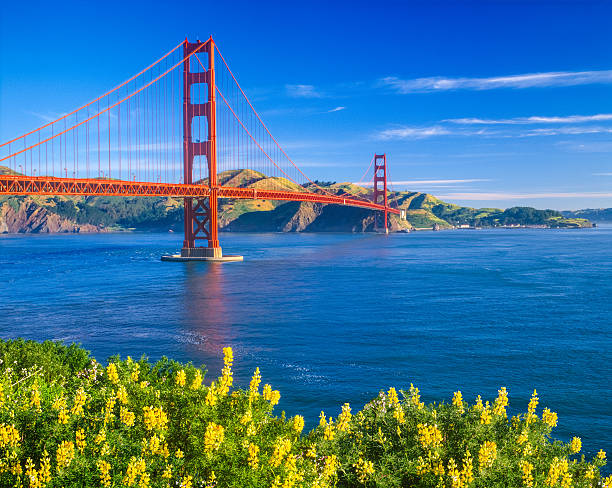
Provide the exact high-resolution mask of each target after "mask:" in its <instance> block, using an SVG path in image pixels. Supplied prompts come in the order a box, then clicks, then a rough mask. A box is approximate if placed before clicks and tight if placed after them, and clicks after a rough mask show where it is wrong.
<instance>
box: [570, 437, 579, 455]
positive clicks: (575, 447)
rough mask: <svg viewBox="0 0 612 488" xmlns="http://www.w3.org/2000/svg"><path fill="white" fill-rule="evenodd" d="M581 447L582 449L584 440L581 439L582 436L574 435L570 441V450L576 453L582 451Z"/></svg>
mask: <svg viewBox="0 0 612 488" xmlns="http://www.w3.org/2000/svg"><path fill="white" fill-rule="evenodd" d="M580 449H582V441H581V440H580V437H574V438H573V439H572V442H570V452H571V453H572V454H576V453H578V452H580Z"/></svg>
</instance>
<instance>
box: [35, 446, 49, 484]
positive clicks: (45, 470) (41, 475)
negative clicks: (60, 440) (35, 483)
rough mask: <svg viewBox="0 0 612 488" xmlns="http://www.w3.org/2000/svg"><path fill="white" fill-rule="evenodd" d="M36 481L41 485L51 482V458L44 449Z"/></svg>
mask: <svg viewBox="0 0 612 488" xmlns="http://www.w3.org/2000/svg"><path fill="white" fill-rule="evenodd" d="M38 479H39V480H40V482H41V483H43V485H44V484H46V483H49V481H51V458H50V457H49V453H48V452H47V450H46V449H45V450H44V452H43V458H42V462H41V463H40V469H39V470H38Z"/></svg>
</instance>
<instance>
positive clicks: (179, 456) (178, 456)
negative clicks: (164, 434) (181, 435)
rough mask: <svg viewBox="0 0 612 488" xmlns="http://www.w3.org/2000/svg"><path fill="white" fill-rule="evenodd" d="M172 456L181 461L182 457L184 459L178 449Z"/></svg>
mask: <svg viewBox="0 0 612 488" xmlns="http://www.w3.org/2000/svg"><path fill="white" fill-rule="evenodd" d="M174 456H175V457H176V458H177V459H183V457H185V455H184V454H183V451H181V450H180V449H177V450H176V452H175V453H174Z"/></svg>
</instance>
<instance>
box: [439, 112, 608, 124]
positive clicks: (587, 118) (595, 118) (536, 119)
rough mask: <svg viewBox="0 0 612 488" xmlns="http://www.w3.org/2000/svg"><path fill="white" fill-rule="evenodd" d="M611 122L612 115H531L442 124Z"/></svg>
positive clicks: (470, 118) (454, 121) (473, 119)
mask: <svg viewBox="0 0 612 488" xmlns="http://www.w3.org/2000/svg"><path fill="white" fill-rule="evenodd" d="M607 120H612V114H595V115H566V116H556V117H546V116H538V115H532V116H531V117H515V118H512V119H480V118H477V117H465V118H459V119H444V120H443V121H442V122H450V123H453V124H461V125H514V124H578V123H581V122H600V121H607Z"/></svg>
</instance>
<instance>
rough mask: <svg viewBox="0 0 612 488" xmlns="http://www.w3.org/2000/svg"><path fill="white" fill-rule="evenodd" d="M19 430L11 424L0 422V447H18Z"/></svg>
mask: <svg viewBox="0 0 612 488" xmlns="http://www.w3.org/2000/svg"><path fill="white" fill-rule="evenodd" d="M19 439H20V437H19V431H18V430H17V429H16V428H15V426H13V425H7V424H0V447H12V448H15V447H18V446H19Z"/></svg>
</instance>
